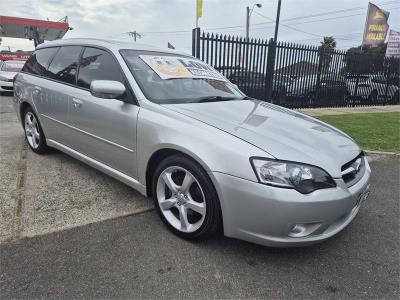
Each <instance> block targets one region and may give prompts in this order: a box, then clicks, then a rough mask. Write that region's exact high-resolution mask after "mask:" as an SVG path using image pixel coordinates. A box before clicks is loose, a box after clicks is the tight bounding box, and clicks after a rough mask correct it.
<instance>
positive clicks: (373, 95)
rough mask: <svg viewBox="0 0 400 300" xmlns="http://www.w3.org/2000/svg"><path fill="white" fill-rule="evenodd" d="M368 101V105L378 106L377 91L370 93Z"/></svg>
mask: <svg viewBox="0 0 400 300" xmlns="http://www.w3.org/2000/svg"><path fill="white" fill-rule="evenodd" d="M368 101H369V103H373V104H378V103H377V102H378V92H377V91H375V90H374V91H372V92H371V94H369V96H368Z"/></svg>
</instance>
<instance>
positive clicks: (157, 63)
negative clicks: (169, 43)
mask: <svg viewBox="0 0 400 300" xmlns="http://www.w3.org/2000/svg"><path fill="white" fill-rule="evenodd" d="M139 57H140V58H141V59H142V60H143V61H144V62H145V63H146V64H147V65H148V66H149V67H150V68H151V69H152V70H153V71H154V72H156V73H157V75H158V76H160V77H161V79H171V78H208V79H215V80H221V81H226V78H225V77H224V76H222V75H221V74H220V73H218V71H217V70H215V69H214V68H212V67H210V66H209V65H207V64H206V63H204V62H202V61H199V60H196V59H190V58H186V57H178V56H153V55H139Z"/></svg>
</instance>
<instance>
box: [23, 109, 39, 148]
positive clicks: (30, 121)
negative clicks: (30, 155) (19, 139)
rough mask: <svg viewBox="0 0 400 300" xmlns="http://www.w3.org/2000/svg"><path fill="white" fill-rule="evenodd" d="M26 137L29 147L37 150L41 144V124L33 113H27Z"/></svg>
mask: <svg viewBox="0 0 400 300" xmlns="http://www.w3.org/2000/svg"><path fill="white" fill-rule="evenodd" d="M25 135H26V139H27V140H28V143H29V145H30V146H31V147H32V148H33V149H37V148H38V147H39V143H40V131H39V124H38V122H37V120H36V117H35V115H34V114H33V113H32V112H27V113H26V115H25Z"/></svg>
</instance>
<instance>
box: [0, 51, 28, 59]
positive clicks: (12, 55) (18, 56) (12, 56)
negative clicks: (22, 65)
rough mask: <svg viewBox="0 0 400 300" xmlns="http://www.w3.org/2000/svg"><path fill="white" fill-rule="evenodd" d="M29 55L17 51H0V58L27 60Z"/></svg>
mask: <svg viewBox="0 0 400 300" xmlns="http://www.w3.org/2000/svg"><path fill="white" fill-rule="evenodd" d="M29 57H30V55H28V54H18V53H0V60H3V61H4V60H28V58H29Z"/></svg>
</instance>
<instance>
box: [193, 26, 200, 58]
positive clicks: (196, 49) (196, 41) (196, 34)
mask: <svg viewBox="0 0 400 300" xmlns="http://www.w3.org/2000/svg"><path fill="white" fill-rule="evenodd" d="M192 56H194V57H196V58H200V27H196V28H193V30H192Z"/></svg>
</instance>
